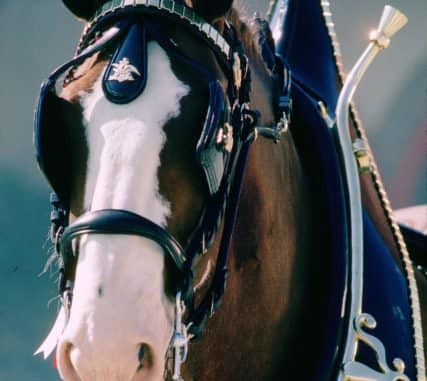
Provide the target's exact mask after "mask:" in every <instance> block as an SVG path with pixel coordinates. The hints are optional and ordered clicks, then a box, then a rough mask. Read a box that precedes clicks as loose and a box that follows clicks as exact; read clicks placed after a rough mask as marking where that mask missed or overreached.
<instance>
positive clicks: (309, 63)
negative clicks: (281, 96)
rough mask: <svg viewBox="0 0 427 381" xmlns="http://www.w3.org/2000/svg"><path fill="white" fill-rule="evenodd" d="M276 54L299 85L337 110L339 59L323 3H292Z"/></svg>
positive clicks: (314, 0) (294, 0) (308, 0)
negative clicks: (336, 60) (327, 23)
mask: <svg viewBox="0 0 427 381" xmlns="http://www.w3.org/2000/svg"><path fill="white" fill-rule="evenodd" d="M287 3H288V11H287V16H286V22H285V23H284V26H283V27H284V30H283V33H282V38H281V39H280V40H279V41H276V51H277V53H278V54H279V55H280V56H281V57H283V58H284V59H285V60H286V61H287V62H288V64H289V66H290V67H291V69H292V76H293V78H294V79H297V80H298V82H300V83H301V84H303V86H304V87H305V88H307V89H309V90H310V91H311V92H313V93H314V94H316V98H318V99H322V100H323V102H324V103H325V104H326V105H327V107H328V110H335V107H336V103H337V99H338V90H337V72H336V65H335V57H334V54H333V50H332V44H331V40H330V37H329V34H328V30H327V28H326V25H325V21H324V18H323V9H322V7H321V4H320V1H319V0H304V1H301V0H289V1H288V2H287Z"/></svg>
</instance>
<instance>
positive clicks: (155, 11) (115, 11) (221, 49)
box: [77, 0, 232, 62]
mask: <svg viewBox="0 0 427 381" xmlns="http://www.w3.org/2000/svg"><path fill="white" fill-rule="evenodd" d="M127 13H132V15H135V14H138V13H141V14H147V15H156V16H161V17H169V18H171V19H172V20H173V21H177V22H180V23H181V24H183V25H185V26H187V27H188V29H190V30H191V31H192V32H193V33H194V34H195V35H196V36H197V37H199V38H202V39H203V40H204V41H205V42H207V43H208V44H209V45H210V46H211V47H212V48H213V50H214V51H215V52H216V53H218V55H219V56H222V60H225V61H227V62H229V61H230V60H231V59H232V57H231V55H232V48H231V47H230V45H229V44H228V42H227V41H226V40H225V38H224V37H223V36H222V35H221V33H220V32H219V31H218V30H217V29H216V28H215V27H214V26H213V25H211V24H210V23H208V22H207V21H206V20H204V19H203V18H202V17H200V16H198V15H197V14H196V13H195V12H194V10H193V9H191V8H188V7H187V6H185V5H184V4H182V3H180V2H178V1H174V0H110V1H108V2H106V3H105V4H104V5H103V6H102V7H100V8H99V9H98V10H97V11H96V12H95V14H94V15H93V16H92V18H91V19H90V20H89V21H88V23H87V25H86V27H85V29H84V31H83V34H82V36H81V38H80V41H79V45H78V48H77V54H79V53H80V52H81V50H82V49H84V48H85V47H86V46H87V44H88V43H89V42H90V41H91V39H93V38H94V36H95V33H96V32H97V31H99V30H100V29H101V28H102V27H103V26H105V25H106V24H108V23H110V22H111V20H112V19H114V18H116V17H121V16H123V15H126V14H127Z"/></svg>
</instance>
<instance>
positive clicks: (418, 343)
mask: <svg viewBox="0 0 427 381" xmlns="http://www.w3.org/2000/svg"><path fill="white" fill-rule="evenodd" d="M320 4H321V6H322V8H323V16H324V19H325V23H326V26H327V28H328V33H329V37H330V39H331V44H332V49H333V52H334V56H335V64H336V69H337V72H338V76H339V78H340V81H341V83H344V78H345V73H344V65H343V61H342V55H341V52H340V45H339V41H338V38H337V36H336V33H335V25H334V23H333V21H332V12H331V9H330V3H329V1H327V0H321V1H320ZM350 110H351V117H352V119H353V122H354V125H355V128H356V133H357V135H358V137H359V138H360V139H362V140H363V141H364V142H365V144H366V147H367V151H368V153H369V156H370V159H371V165H372V170H371V176H372V180H373V182H374V185H375V189H376V191H377V194H378V197H379V199H380V202H381V205H382V207H383V211H384V214H385V216H386V218H387V221H388V223H389V225H390V228H391V231H392V234H393V238H394V240H395V243H396V245H397V248H398V251H399V254H400V257H401V261H402V263H403V268H404V272H405V277H406V280H407V284H408V289H409V302H410V308H411V312H412V315H411V318H412V325H413V327H412V328H413V340H414V350H415V367H416V370H417V381H426V376H425V375H426V368H425V358H424V339H423V331H422V323H421V312H420V310H421V308H420V301H419V296H418V287H417V283H416V281H415V275H414V268H413V264H412V261H411V259H410V257H409V252H408V249H407V247H406V243H405V241H404V240H403V235H402V232H401V231H400V228H399V225H398V224H397V221H396V219H395V217H394V215H393V210H392V207H391V203H390V200H389V198H388V196H387V193H386V191H385V188H384V185H383V182H382V180H381V176H380V174H379V171H378V166H377V164H376V162H375V158H374V156H373V154H372V149H371V147H370V145H369V141H368V138H367V136H366V133H365V130H364V128H363V126H362V122H361V119H360V117H359V114H358V112H357V109H356V105H355V103H354V102H352V103H351V105H350Z"/></svg>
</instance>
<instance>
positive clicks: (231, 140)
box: [35, 0, 290, 380]
mask: <svg viewBox="0 0 427 381" xmlns="http://www.w3.org/2000/svg"><path fill="white" fill-rule="evenodd" d="M137 16H142V17H137ZM144 16H158V17H161V18H167V19H170V20H173V22H175V23H177V24H178V25H179V26H181V27H183V28H185V29H186V30H188V31H189V32H190V33H192V34H193V35H195V36H196V37H197V38H200V39H201V40H202V41H203V42H205V43H206V45H207V46H208V47H209V48H210V49H211V51H212V52H213V53H214V54H215V57H216V59H217V61H218V63H219V65H220V66H221V68H222V70H223V71H224V73H225V75H226V77H227V78H228V79H229V81H228V82H229V84H228V89H227V90H226V91H224V90H223V88H222V86H221V85H220V83H219V81H218V79H217V78H216V77H215V75H214V74H213V73H211V72H210V71H209V70H208V69H207V68H206V67H205V66H204V65H202V64H201V63H199V62H197V61H196V60H194V59H193V58H191V57H188V56H186V55H185V54H184V53H183V52H182V51H181V50H180V49H179V47H178V46H176V45H175V44H174V43H173V41H171V39H170V38H169V36H167V35H166V34H165V33H164V32H163V31H162V30H160V28H159V27H158V25H157V24H156V22H155V21H153V19H155V18H153V17H144ZM134 36H143V37H142V38H143V41H142V44H146V42H147V40H149V39H153V40H155V41H156V42H157V43H159V45H160V46H161V47H162V48H163V49H165V50H166V51H167V52H168V53H169V54H171V55H173V56H174V57H176V58H177V59H178V60H181V61H182V62H184V63H185V64H187V65H189V66H190V67H192V69H194V71H195V72H197V73H198V74H199V75H200V76H201V77H202V78H203V79H204V80H205V82H206V83H207V84H208V88H209V107H208V111H207V114H206V118H205V122H204V124H203V128H202V133H201V136H200V138H199V140H198V143H197V146H196V149H195V153H196V156H197V159H198V162H199V163H200V166H201V168H202V169H203V172H204V174H205V178H206V182H207V184H208V188H209V194H210V195H209V198H208V201H207V203H206V205H205V207H204V211H203V213H202V216H201V218H200V220H199V223H198V224H197V227H196V229H195V230H194V231H193V232H192V234H191V235H190V239H189V242H188V244H187V245H186V246H185V247H182V246H181V245H180V243H179V242H178V241H177V240H176V239H175V238H174V237H173V236H172V235H171V234H170V233H169V232H168V231H167V230H166V229H165V228H163V227H161V226H159V225H157V224H156V223H154V222H153V221H150V220H149V219H147V218H145V217H143V216H140V215H137V214H135V213H132V212H130V211H127V210H118V209H104V210H97V211H94V212H88V213H85V214H83V215H82V216H80V217H78V218H77V219H76V220H75V221H74V222H73V223H71V224H70V225H68V217H69V200H68V199H67V195H66V194H64V192H62V191H61V190H60V189H55V187H54V186H53V188H54V191H55V193H53V195H52V196H51V204H52V207H53V211H52V214H51V238H52V240H53V241H54V243H55V248H56V255H57V256H58V258H59V267H60V269H59V273H60V280H59V294H60V296H61V300H62V302H63V305H64V306H65V309H66V310H67V311H69V309H70V306H71V295H72V289H73V280H72V279H71V277H70V275H69V269H70V266H71V265H72V262H73V261H75V256H76V255H75V252H74V250H73V245H72V243H73V240H75V239H76V238H78V237H80V236H82V235H86V234H122V235H137V236H141V237H145V238H148V239H150V240H153V241H155V242H156V243H158V244H159V245H160V246H161V247H162V249H163V251H164V253H165V255H167V256H168V257H169V258H171V259H172V262H173V263H174V266H175V268H176V270H177V272H178V273H179V282H178V284H177V287H176V290H175V291H176V306H175V326H174V334H173V337H172V340H171V343H170V347H169V349H170V350H169V351H168V356H169V355H170V354H171V353H170V352H172V366H171V369H172V371H171V372H172V378H173V379H174V380H181V379H182V378H181V376H180V367H181V364H182V363H183V362H184V361H185V357H186V354H187V347H188V342H189V340H190V339H191V338H195V337H197V336H199V335H200V334H201V333H202V331H203V328H204V324H205V322H206V320H207V319H208V317H210V316H212V314H213V313H214V312H215V311H216V309H217V308H218V306H219V305H220V303H221V300H222V298H223V295H224V292H225V288H226V281H227V273H228V270H227V259H228V254H229V246H230V242H231V237H232V232H233V228H234V225H235V222H236V217H237V210H238V205H239V199H240V191H241V187H242V182H243V175H244V172H245V167H246V163H247V159H248V153H249V149H250V146H251V144H252V142H253V141H254V140H255V139H256V137H257V135H262V136H264V137H267V138H270V139H273V140H274V141H278V140H279V139H280V136H281V134H282V133H283V132H284V131H286V129H287V124H288V121H289V115H290V97H289V91H290V90H289V89H290V80H289V78H290V76H289V75H286V74H288V73H287V69H286V66H285V65H284V64H283V63H281V62H279V61H277V65H278V66H280V71H281V77H282V81H281V84H280V91H279V93H280V94H279V95H280V96H279V97H278V102H277V103H278V104H277V105H276V117H277V118H276V119H277V123H276V124H274V125H273V126H258V125H257V121H258V117H259V113H258V112H257V111H255V110H252V109H251V107H250V104H249V101H250V90H251V75H250V68H249V62H248V58H247V57H246V55H245V54H244V52H243V47H242V43H241V41H240V40H239V38H238V36H237V33H236V31H235V30H234V27H233V26H232V25H230V24H228V23H226V25H225V31H224V34H223V35H221V34H220V33H219V32H218V31H217V30H216V29H215V28H214V27H213V26H212V25H211V24H209V23H207V22H206V21H204V20H203V19H202V18H201V17H199V16H198V15H197V14H196V13H195V12H194V11H193V10H192V9H190V8H188V7H186V6H185V5H184V4H183V3H182V2H181V1H173V0H112V1H109V2H107V3H105V4H104V5H103V6H102V7H101V8H100V9H99V10H98V11H97V12H96V13H95V15H94V16H93V18H92V19H91V20H90V21H89V23H88V24H87V26H86V28H85V30H84V32H83V35H82V38H81V40H80V43H79V46H78V48H77V52H76V56H75V57H74V58H73V59H71V60H70V61H69V62H67V63H65V64H64V65H62V66H61V67H60V68H58V69H57V70H55V71H54V72H53V73H52V74H51V75H50V76H49V77H48V79H47V80H46V81H45V82H44V84H43V86H42V90H41V94H40V98H39V103H38V108H37V111H36V115H35V146H36V153H37V160H38V163H39V166H40V168H41V170H42V171H43V173H44V174H45V176H46V177H47V179H48V180H49V181H50V183H51V184H53V183H54V182H53V181H52V178H53V176H54V175H52V174H51V173H49V170H48V166H47V160H46V159H47V158H46V157H45V156H44V155H43V154H44V152H45V138H46V136H45V135H46V133H45V131H44V129H43V126H44V125H45V123H46V121H45V119H46V113H47V107H48V104H49V102H47V99H49V97H53V96H56V95H55V89H54V87H55V84H56V82H57V80H58V79H59V77H60V76H61V75H63V74H64V73H66V72H68V73H69V74H68V76H67V77H66V80H65V85H66V84H67V83H68V82H70V81H72V80H73V79H72V75H71V74H72V71H73V68H74V67H76V66H77V65H79V64H80V63H82V62H83V61H84V60H85V59H86V58H88V57H90V56H92V55H93V54H94V53H96V52H99V51H102V50H105V49H106V48H108V47H111V46H113V47H114V49H115V53H114V54H113V56H112V59H111V61H110V63H109V66H108V67H107V70H106V72H107V73H108V71H109V68H110V67H111V65H113V64H114V63H117V62H118V61H119V60H120V59H123V57H125V56H126V55H127V54H128V53H129V46H132V45H133V40H132V39H134V38H136V37H134ZM139 42H141V41H139ZM143 64H144V63H143V62H142V65H143ZM70 69H71V70H70ZM283 73H285V75H283ZM145 79H146V78H145ZM144 86H145V83H144V78H141V79H140V82H136V83H132V84H131V86H128V84H126V83H124V84H120V83H109V82H108V75H107V76H104V79H103V89H104V93H105V96H106V97H107V98H108V99H109V100H110V101H111V102H113V103H119V104H123V103H128V102H130V101H131V100H133V99H135V98H136V97H137V96H138V95H139V94H140V93H141V92H142V91H143V90H144ZM222 223H223V229H222V237H221V242H220V248H219V253H218V256H217V263H216V267H215V271H214V275H213V280H212V283H211V285H210V289H209V291H208V292H207V293H206V294H205V296H204V297H203V298H202V301H201V302H200V303H199V304H198V305H197V306H195V303H194V290H193V263H194V260H195V258H196V257H198V256H199V255H201V254H204V253H206V251H207V250H208V249H209V248H210V246H211V245H212V243H213V241H214V238H215V236H216V232H217V231H218V229H219V227H220V225H221V224H222ZM168 359H169V358H168Z"/></svg>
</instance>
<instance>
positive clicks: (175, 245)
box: [60, 209, 185, 271]
mask: <svg viewBox="0 0 427 381" xmlns="http://www.w3.org/2000/svg"><path fill="white" fill-rule="evenodd" d="M83 234H123V235H138V236H141V237H145V238H148V239H151V240H152V241H154V242H156V243H158V244H159V245H160V246H161V247H162V248H163V250H165V252H166V253H167V254H168V255H169V256H170V257H171V258H172V259H173V261H174V262H175V264H176V267H177V268H178V270H180V271H183V267H184V261H185V256H184V250H183V248H182V247H181V245H180V244H179V242H178V241H177V240H175V238H174V237H172V235H171V234H169V232H168V231H167V230H165V229H163V228H162V227H161V226H159V225H157V224H156V223H154V222H153V221H150V220H148V219H147V218H144V217H142V216H139V215H138V214H135V213H132V212H129V211H127V210H121V209H103V210H97V211H94V212H90V213H86V214H84V215H82V216H81V217H79V218H78V219H77V220H75V221H74V222H73V223H72V224H71V225H70V226H68V227H67V228H66V229H65V230H64V233H63V234H62V238H61V243H60V245H61V252H62V255H63V256H64V257H69V256H70V255H73V250H72V247H71V243H72V241H73V239H75V238H77V237H79V236H81V235H83ZM65 259H66V258H65Z"/></svg>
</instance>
